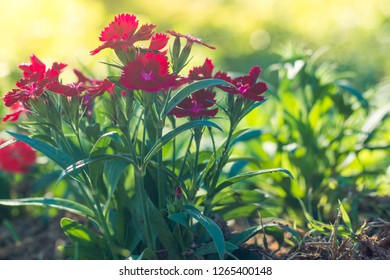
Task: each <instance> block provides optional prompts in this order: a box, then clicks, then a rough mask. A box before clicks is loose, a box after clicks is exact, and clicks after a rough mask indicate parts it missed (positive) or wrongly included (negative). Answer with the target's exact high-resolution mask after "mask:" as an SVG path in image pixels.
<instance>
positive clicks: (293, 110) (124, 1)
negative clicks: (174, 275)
mask: <svg viewBox="0 0 390 280" xmlns="http://www.w3.org/2000/svg"><path fill="white" fill-rule="evenodd" d="M0 11H1V12H0V15H1V16H0V34H1V35H2V37H1V41H0V96H3V95H4V94H5V93H7V92H8V91H9V90H11V89H12V88H13V86H14V84H15V82H16V81H17V80H18V79H19V78H20V75H21V73H20V71H19V70H18V68H17V66H18V65H19V64H20V63H22V62H27V61H29V56H30V55H31V54H35V55H36V56H37V57H39V58H40V59H41V60H42V61H43V62H44V63H46V64H47V65H49V64H50V63H52V62H54V61H57V62H63V63H67V64H68V65H69V67H68V68H67V69H66V71H65V73H64V75H62V77H63V80H64V82H71V81H74V80H75V77H74V76H73V73H72V71H71V69H72V68H79V69H84V70H85V69H88V71H89V72H90V74H91V75H93V76H95V77H104V76H105V75H106V71H107V66H106V65H103V64H101V63H99V62H100V61H113V60H114V59H115V58H114V56H113V52H112V51H109V50H105V51H103V52H101V53H99V54H98V55H95V56H90V55H89V52H90V51H91V50H93V49H95V48H96V47H97V46H99V45H100V44H99V40H98V37H99V34H100V31H101V30H102V29H103V27H104V26H106V25H107V24H108V23H109V22H110V21H111V20H112V19H113V18H114V16H115V15H116V14H118V13H134V14H135V15H136V16H137V17H138V19H139V20H140V23H141V24H143V23H154V24H156V25H157V29H156V30H157V32H163V31H165V30H167V29H173V30H175V31H177V32H181V33H190V34H193V35H194V36H195V37H199V38H201V39H202V40H203V41H204V42H206V43H208V44H211V45H214V46H216V47H217V50H215V51H213V50H209V49H207V48H204V47H195V48H193V49H194V53H193V54H194V59H193V60H192V61H191V65H190V66H189V67H191V66H193V65H199V64H201V63H203V61H204V59H205V57H209V58H211V59H213V61H214V63H215V65H216V68H217V69H218V70H219V69H220V70H223V71H233V72H243V73H247V72H248V70H249V69H250V68H251V67H252V66H253V65H260V66H261V67H262V68H263V70H264V73H263V74H262V78H263V79H264V80H266V81H267V82H268V84H269V86H270V91H269V95H270V96H271V97H272V95H274V96H273V97H274V98H270V101H269V102H267V103H266V104H264V105H263V106H261V107H260V108H259V109H256V110H255V111H254V112H253V113H251V114H250V115H249V116H248V118H247V120H246V121H245V122H244V123H243V125H244V126H249V127H252V128H254V129H259V128H260V130H257V132H256V133H254V134H253V135H254V138H256V139H255V140H254V141H250V142H248V143H249V144H248V145H247V146H243V147H241V146H240V149H241V150H240V149H237V151H236V152H237V153H238V154H239V153H243V154H245V153H248V154H250V155H251V156H253V157H254V158H255V159H256V160H257V161H258V162H260V163H259V165H260V166H259V167H261V168H264V167H266V168H272V167H283V168H287V169H289V170H290V171H291V172H292V173H293V174H294V176H295V177H296V180H294V181H291V180H289V179H287V178H283V177H277V176H275V177H272V179H270V178H265V179H262V181H256V180H254V181H253V183H254V187H253V188H257V187H259V186H260V188H259V189H261V190H264V191H266V192H268V193H269V194H271V196H272V197H273V198H275V200H274V201H272V200H271V201H270V203H269V204H268V205H267V204H266V203H265V204H264V206H261V207H263V208H264V209H266V210H264V211H265V212H267V211H268V212H267V213H266V214H264V215H265V216H282V215H285V214H287V215H288V216H289V217H290V218H291V217H294V216H302V215H301V212H300V210H299V209H301V208H300V206H299V204H298V202H297V200H296V198H300V199H302V200H303V201H305V205H306V207H307V211H308V212H309V213H310V214H311V215H313V216H314V217H315V218H316V219H320V218H321V217H325V218H332V216H334V215H335V208H336V207H337V201H338V199H340V200H343V201H344V202H345V203H346V207H347V209H348V211H351V212H352V214H353V217H354V218H355V220H354V221H356V223H357V216H358V213H360V212H361V211H365V212H366V213H369V214H370V215H372V216H378V215H379V216H384V217H389V216H390V209H389V207H388V205H389V202H388V200H383V199H385V197H388V196H389V195H390V179H389V177H390V167H389V166H390V161H389V158H390V157H389V155H390V152H389V150H390V149H389V145H390V144H389V143H390V134H389V131H390V129H389V127H390V123H389V119H388V118H387V116H388V115H389V111H390V108H389V106H388V105H387V104H388V103H389V102H390V94H389V90H390V83H389V77H390V59H389V45H390V5H389V3H388V0H297V1H287V0H197V1H193V0H171V1H163V0H153V1H152V0H143V1H135V0H67V1H49V0H18V1H5V0H1V2H0ZM346 81H347V82H346ZM346 93H348V94H346ZM301 101H302V102H301ZM386 105H387V107H386ZM0 113H2V115H4V113H5V109H4V106H3V104H0ZM5 127H6V125H5V124H4V123H2V124H0V130H3V129H5ZM263 128H264V129H263ZM259 143H261V145H259ZM249 167H250V166H249ZM244 168H248V166H246V165H245V163H244V164H241V165H240V164H238V165H237V166H233V167H232V169H231V170H230V171H229V172H230V173H229V174H228V175H230V176H233V175H235V174H237V172H238V171H239V170H241V169H244ZM37 178H39V175H37ZM233 191H237V192H239V187H238V189H236V190H233ZM377 197H380V199H382V200H383V201H382V200H378V199H377ZM367 198H370V199H371V200H369V199H367ZM335 205H336V206H335ZM283 206H286V207H283ZM287 206H288V207H287ZM272 207H274V208H272ZM364 207H365V208H364ZM258 209H259V206H258V205H257V204H256V205H250V207H247V208H245V209H244V208H243V209H242V212H241V213H240V214H239V215H236V216H234V215H233V214H232V213H229V212H223V211H221V213H220V214H221V215H225V218H226V219H229V218H239V217H240V216H243V217H249V216H251V215H252V213H254V211H256V210H258ZM272 209H274V210H275V211H271V210H272ZM229 215H230V216H229ZM325 220H326V219H325Z"/></svg>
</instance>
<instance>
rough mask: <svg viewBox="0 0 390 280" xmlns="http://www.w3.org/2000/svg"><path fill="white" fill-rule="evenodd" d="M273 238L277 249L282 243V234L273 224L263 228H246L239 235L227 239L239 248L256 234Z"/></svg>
mask: <svg viewBox="0 0 390 280" xmlns="http://www.w3.org/2000/svg"><path fill="white" fill-rule="evenodd" d="M263 232H265V234H268V235H271V236H273V237H274V238H275V239H276V241H277V242H278V244H279V247H280V246H282V245H283V243H284V234H283V231H282V230H281V229H280V228H279V227H278V226H276V225H274V224H269V225H264V226H254V227H250V228H247V229H245V230H243V231H241V232H239V233H236V234H234V235H233V236H232V237H230V238H229V240H228V241H229V242H231V243H233V244H234V245H236V246H240V245H242V244H244V243H245V242H247V241H248V240H249V239H251V238H252V237H254V236H255V235H256V234H258V233H263Z"/></svg>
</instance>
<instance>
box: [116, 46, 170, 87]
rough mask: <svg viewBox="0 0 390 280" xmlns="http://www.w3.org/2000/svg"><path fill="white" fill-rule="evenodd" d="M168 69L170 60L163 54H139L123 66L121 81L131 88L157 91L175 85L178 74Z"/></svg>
mask: <svg viewBox="0 0 390 280" xmlns="http://www.w3.org/2000/svg"><path fill="white" fill-rule="evenodd" d="M168 70H169V62H168V60H167V58H166V56H164V55H163V54H161V53H156V54H155V53H152V52H149V53H145V54H138V55H137V57H136V59H135V60H134V61H131V62H129V63H128V64H127V65H126V66H125V67H124V68H123V73H122V76H121V78H120V82H121V83H122V85H123V86H125V87H126V88H127V89H129V90H145V91H149V92H157V91H160V90H165V89H168V88H169V87H172V86H174V85H175V82H176V75H173V74H170V73H169V71H168Z"/></svg>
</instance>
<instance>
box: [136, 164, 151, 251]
mask: <svg viewBox="0 0 390 280" xmlns="http://www.w3.org/2000/svg"><path fill="white" fill-rule="evenodd" d="M143 174H144V171H143V170H142V168H140V167H136V170H135V176H136V178H135V179H136V187H137V189H136V192H138V193H139V194H140V196H141V208H142V209H141V211H142V219H143V222H144V229H145V235H146V243H147V246H148V247H149V248H151V249H153V251H155V248H154V245H153V239H152V232H151V229H150V219H149V209H148V206H147V197H146V192H145V186H144V176H143Z"/></svg>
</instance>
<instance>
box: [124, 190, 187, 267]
mask: <svg viewBox="0 0 390 280" xmlns="http://www.w3.org/2000/svg"><path fill="white" fill-rule="evenodd" d="M141 191H143V192H145V193H144V195H142V194H141ZM143 196H144V197H145V200H144V201H143V202H142V201H141V199H142V197H143ZM142 203H145V204H146V205H145V207H146V208H147V210H148V221H149V223H150V224H149V225H148V226H150V229H151V231H152V233H153V234H155V237H157V238H158V239H159V240H160V242H161V244H162V245H163V246H164V247H165V248H166V249H167V251H168V255H169V258H170V259H176V260H177V259H181V257H180V251H179V246H178V242H177V240H175V239H174V237H173V235H172V233H171V230H170V228H169V226H168V224H167V222H166V219H164V217H163V216H162V214H161V212H160V211H159V210H158V209H157V207H156V206H155V205H154V204H153V202H152V201H151V200H150V198H149V197H148V196H147V194H146V191H145V189H140V191H136V192H135V195H134V197H133V198H132V200H131V203H130V207H131V213H132V215H133V222H134V224H135V228H136V230H137V232H138V234H139V235H140V236H141V237H145V234H146V233H145V230H144V226H145V225H144V223H145V222H147V221H145V220H144V218H143V214H142V210H141V208H142Z"/></svg>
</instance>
